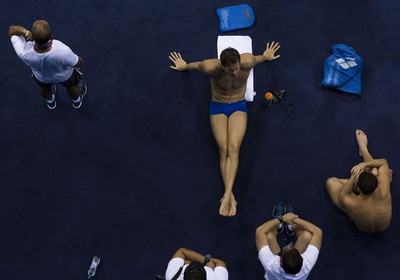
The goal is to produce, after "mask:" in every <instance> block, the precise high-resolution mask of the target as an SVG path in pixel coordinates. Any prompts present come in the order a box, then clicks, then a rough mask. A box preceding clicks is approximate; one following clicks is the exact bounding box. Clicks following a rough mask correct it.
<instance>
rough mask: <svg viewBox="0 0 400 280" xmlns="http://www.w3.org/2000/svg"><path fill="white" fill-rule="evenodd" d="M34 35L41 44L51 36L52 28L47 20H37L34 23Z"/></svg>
mask: <svg viewBox="0 0 400 280" xmlns="http://www.w3.org/2000/svg"><path fill="white" fill-rule="evenodd" d="M32 36H33V39H34V40H35V42H36V43H37V44H38V45H39V46H41V45H44V44H46V43H47V42H48V41H49V40H50V38H51V28H50V25H49V23H48V22H47V21H45V20H37V21H35V22H34V23H33V25H32Z"/></svg>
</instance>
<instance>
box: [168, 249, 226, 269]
mask: <svg viewBox="0 0 400 280" xmlns="http://www.w3.org/2000/svg"><path fill="white" fill-rule="evenodd" d="M172 258H181V259H183V260H184V261H185V264H186V263H190V262H193V261H195V262H199V263H203V262H204V260H205V256H204V255H202V254H199V253H197V252H195V251H192V250H189V249H186V248H180V249H179V250H178V251H176V252H175V254H174V256H173V257H172ZM206 265H207V266H208V267H210V268H212V269H214V268H215V267H217V266H222V267H225V268H226V267H227V266H226V264H225V262H224V261H222V260H220V259H217V258H211V259H210V261H209V262H208V263H207V264H206Z"/></svg>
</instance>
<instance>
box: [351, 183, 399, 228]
mask: <svg viewBox="0 0 400 280" xmlns="http://www.w3.org/2000/svg"><path fill="white" fill-rule="evenodd" d="M388 188H390V186H389V185H387V186H384V185H383V184H382V183H380V184H379V185H378V187H377V189H376V190H375V191H374V192H373V193H372V194H370V195H364V194H360V195H357V196H353V197H352V198H351V200H350V201H348V203H347V204H348V205H347V207H346V210H347V213H348V215H349V216H350V218H351V219H352V220H353V221H354V223H355V224H356V226H357V228H358V229H359V230H361V231H362V232H365V233H374V232H381V231H384V230H385V229H387V228H388V227H389V225H390V221H391V218H392V197H391V195H390V192H385V191H384V189H388Z"/></svg>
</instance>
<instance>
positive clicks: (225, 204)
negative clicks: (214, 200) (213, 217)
mask: <svg viewBox="0 0 400 280" xmlns="http://www.w3.org/2000/svg"><path fill="white" fill-rule="evenodd" d="M220 201H221V206H220V207H219V214H220V215H221V216H225V217H226V216H228V214H229V208H230V201H231V196H230V195H224V196H223V197H222V198H221V200H220Z"/></svg>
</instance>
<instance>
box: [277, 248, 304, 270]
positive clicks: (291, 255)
mask: <svg viewBox="0 0 400 280" xmlns="http://www.w3.org/2000/svg"><path fill="white" fill-rule="evenodd" d="M302 266H303V257H302V256H301V255H300V252H299V251H298V250H297V249H296V248H292V249H290V250H288V251H286V252H284V253H283V255H282V268H283V270H284V271H285V272H286V273H288V274H296V273H298V272H299V271H300V269H301V267H302Z"/></svg>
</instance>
